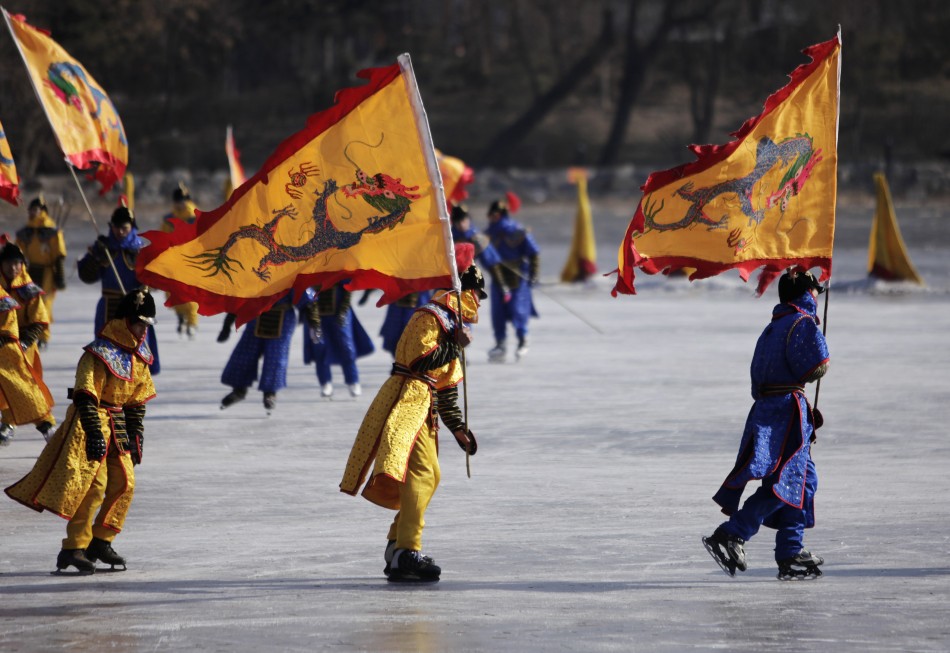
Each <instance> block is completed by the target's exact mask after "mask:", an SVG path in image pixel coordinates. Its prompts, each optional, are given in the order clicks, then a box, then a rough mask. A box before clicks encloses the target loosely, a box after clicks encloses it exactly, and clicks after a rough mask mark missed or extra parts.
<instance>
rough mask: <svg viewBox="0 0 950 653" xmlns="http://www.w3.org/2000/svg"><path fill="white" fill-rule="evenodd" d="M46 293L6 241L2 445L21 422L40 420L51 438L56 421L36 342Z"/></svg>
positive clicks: (1, 294)
mask: <svg viewBox="0 0 950 653" xmlns="http://www.w3.org/2000/svg"><path fill="white" fill-rule="evenodd" d="M0 239H3V240H4V241H6V238H5V237H3V236H0ZM42 295H43V290H42V289H41V288H40V287H39V286H38V285H36V284H35V283H33V281H32V280H31V279H30V275H29V274H27V271H26V258H25V257H24V256H23V252H22V251H20V248H19V247H17V246H16V245H14V244H13V243H10V242H6V244H5V245H4V246H3V249H0V445H5V444H9V443H10V439H11V438H12V437H13V433H14V432H15V430H16V429H15V428H14V427H15V426H18V425H20V424H36V428H37V430H38V431H39V432H40V433H42V434H43V438H45V439H46V440H49V438H50V435H51V434H52V428H53V425H54V424H55V423H56V420H55V418H54V417H53V416H52V414H51V413H50V409H51V408H52V407H53V397H52V396H51V395H50V392H49V389H48V388H47V387H46V384H45V383H43V365H42V364H41V363H40V355H39V352H38V351H37V346H36V343H37V342H38V341H39V339H40V338H41V337H42V335H43V334H44V333H45V332H46V330H47V329H48V327H49V317H48V316H47V313H46V305H45V304H44V303H43V301H42Z"/></svg>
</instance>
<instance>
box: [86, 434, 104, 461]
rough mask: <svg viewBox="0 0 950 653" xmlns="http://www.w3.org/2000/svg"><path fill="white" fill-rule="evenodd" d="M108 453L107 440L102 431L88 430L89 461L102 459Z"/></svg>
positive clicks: (87, 448)
mask: <svg viewBox="0 0 950 653" xmlns="http://www.w3.org/2000/svg"><path fill="white" fill-rule="evenodd" d="M105 455H106V441H105V438H103V437H102V431H86V459H87V460H88V461H89V462H93V461H98V460H102V459H103V458H104V457H105Z"/></svg>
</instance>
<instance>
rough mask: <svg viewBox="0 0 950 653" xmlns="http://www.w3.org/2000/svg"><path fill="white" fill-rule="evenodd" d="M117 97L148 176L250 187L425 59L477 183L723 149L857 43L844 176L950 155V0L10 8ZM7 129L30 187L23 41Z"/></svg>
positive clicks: (284, 0) (39, 142)
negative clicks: (804, 68) (785, 88)
mask: <svg viewBox="0 0 950 653" xmlns="http://www.w3.org/2000/svg"><path fill="white" fill-rule="evenodd" d="M5 6H6V8H7V10H8V11H10V12H11V13H25V14H26V16H27V19H28V20H29V21H30V22H31V23H32V24H33V25H36V26H38V27H42V28H45V29H49V30H51V32H52V34H53V37H54V38H55V39H56V40H57V41H58V42H59V43H60V44H61V45H63V47H65V48H66V49H67V50H68V51H69V52H70V53H71V54H72V55H73V56H75V57H76V58H77V59H79V60H80V61H81V62H82V63H83V64H84V65H85V66H86V67H87V68H88V69H89V71H90V73H92V75H93V76H94V77H95V78H96V79H97V80H98V81H99V82H100V83H101V84H102V85H103V86H104V88H105V89H106V91H107V92H108V93H109V94H110V96H111V97H112V99H113V101H114V103H115V104H116V106H117V108H118V110H119V112H120V114H121V116H122V118H123V122H124V123H125V127H126V131H127V133H128V135H129V139H130V145H131V168H132V169H133V170H138V171H140V172H141V171H146V170H152V169H171V168H202V169H218V168H222V167H224V166H225V161H224V154H223V141H224V130H225V126H226V125H227V124H228V123H230V124H233V125H234V129H235V134H236V138H237V141H238V146H239V148H240V149H241V150H242V152H243V155H244V161H245V165H246V167H247V168H248V170H249V171H253V170H254V169H255V168H256V166H258V165H260V163H262V162H263V159H264V158H265V157H266V156H267V155H268V154H269V153H270V151H271V150H272V149H273V148H274V146H275V145H276V144H277V143H278V142H279V141H280V140H282V139H283V138H285V137H286V136H288V135H290V134H291V133H292V132H294V131H296V130H297V129H299V128H300V127H302V125H303V124H304V121H305V119H306V116H307V115H309V114H310V113H313V112H314V111H317V110H320V109H322V108H325V107H326V106H328V105H329V104H330V103H331V102H332V101H333V94H334V92H335V91H336V90H337V89H339V88H340V87H343V86H348V85H353V84H354V83H357V80H356V79H355V77H354V74H355V72H356V71H357V70H359V69H361V68H364V67H368V66H376V65H388V64H391V63H393V62H394V60H395V56H396V55H398V54H399V53H402V52H409V53H410V54H411V55H412V58H413V65H414V68H415V71H416V75H417V77H418V78H419V84H420V87H421V89H422V93H423V99H424V101H425V103H426V108H427V111H428V114H429V119H430V122H431V125H432V130H433V138H434V140H435V143H436V145H437V146H438V147H440V148H441V149H443V150H444V151H445V152H447V153H450V154H453V155H455V156H459V157H461V158H463V159H465V160H466V161H468V162H469V163H470V164H473V165H476V166H505V165H518V166H540V167H547V166H560V165H569V164H578V163H583V164H587V165H617V164H623V163H628V162H643V161H652V162H664V163H665V162H671V163H677V162H682V161H685V160H688V156H689V155H688V153H687V152H686V150H685V145H687V144H688V143H691V142H715V143H720V142H725V141H727V140H728V138H729V137H728V132H729V131H732V130H734V129H736V128H738V127H739V125H740V124H741V123H742V121H743V120H745V118H747V117H749V116H751V115H754V114H755V113H758V111H759V110H760V109H761V105H762V102H763V101H764V99H765V97H766V96H767V95H768V94H769V93H771V92H773V91H775V90H777V89H778V88H779V87H780V86H782V85H783V84H784V83H785V82H786V81H787V77H786V75H787V73H789V72H791V70H792V69H793V68H794V67H795V66H797V65H799V64H801V63H804V62H805V59H804V57H803V56H802V55H801V54H800V51H801V49H803V48H804V47H806V46H808V45H811V44H813V43H817V42H820V41H824V40H827V39H830V38H832V37H833V36H834V34H835V31H836V29H837V25H838V24H840V25H841V26H842V36H843V43H844V48H843V56H842V61H843V68H842V71H843V72H842V77H843V78H842V106H841V134H840V155H841V158H842V160H843V161H848V160H850V161H866V160H872V159H875V158H880V157H881V156H882V155H883V153H884V151H885V150H887V151H889V152H891V153H893V156H895V157H899V158H901V159H914V160H922V159H933V158H938V157H943V156H947V155H948V154H950V144H948V136H947V134H948V133H950V130H948V129H947V127H948V124H947V123H948V121H950V118H948V116H950V111H947V108H948V107H947V105H948V103H950V82H948V74H950V56H948V54H950V52H948V51H950V41H948V40H947V39H946V34H947V33H948V32H950V3H946V2H941V1H939V0H930V1H928V0H908V2H904V3H896V2H893V0H798V1H797V2H787V1H785V0H670V1H669V2H664V1H660V0H583V1H581V2H563V0H375V1H374V0H363V1H360V0H270V1H268V2H259V1H256V0H253V1H252V0H112V1H111V2H109V3H96V2H89V1H88V0H9V1H8V3H7V4H6V5H5ZM0 55H2V57H3V61H4V62H6V63H5V65H3V66H2V67H0V121H2V122H3V124H4V126H5V128H6V132H7V134H8V138H9V141H10V143H11V146H12V148H13V153H14V157H15V158H16V161H17V166H18V169H19V171H20V175H21V176H22V177H24V178H29V177H31V176H33V175H34V174H36V173H42V172H47V171H55V172H59V171H61V170H62V167H61V166H62V162H61V156H60V155H59V153H58V152H57V150H56V148H55V144H54V141H53V138H52V135H51V132H50V130H49V126H48V125H47V123H46V120H45V117H44V116H43V114H42V111H41V110H40V108H39V106H38V105H37V103H36V100H35V97H34V95H33V91H32V89H31V88H30V86H29V82H28V80H27V76H26V72H25V70H24V69H23V66H22V62H21V61H20V59H19V56H18V54H17V53H16V50H15V48H14V46H13V43H12V39H11V37H10V36H9V34H8V33H6V30H4V35H3V36H2V37H0Z"/></svg>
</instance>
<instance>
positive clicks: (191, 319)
mask: <svg viewBox="0 0 950 653" xmlns="http://www.w3.org/2000/svg"><path fill="white" fill-rule="evenodd" d="M184 206H185V208H184V209H183V210H181V211H179V210H177V209H174V208H173V209H172V212H171V213H169V214H168V215H166V216H165V218H164V219H163V220H162V231H164V232H165V233H171V232H172V231H174V230H175V227H174V225H173V224H172V222H171V219H172V218H176V219H178V220H181V221H183V222H187V223H188V224H191V223H192V222H194V221H195V210H196V209H197V208H198V207H197V206H195V203H194V202H192V201H191V200H187V201H186V202H184ZM165 296H166V297H167V296H168V293H165ZM172 308H173V309H174V310H175V314H176V315H178V319H179V320H181V321H182V322H184V323H185V324H186V325H187V326H190V327H197V326H198V303H197V302H185V303H184V304H178V305H176V306H172Z"/></svg>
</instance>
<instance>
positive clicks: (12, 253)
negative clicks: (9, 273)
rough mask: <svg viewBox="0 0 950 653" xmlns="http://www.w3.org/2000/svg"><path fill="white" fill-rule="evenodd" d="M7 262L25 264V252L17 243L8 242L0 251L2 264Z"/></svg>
mask: <svg viewBox="0 0 950 653" xmlns="http://www.w3.org/2000/svg"><path fill="white" fill-rule="evenodd" d="M6 261H20V262H21V263H24V264H25V263H26V257H25V256H23V250H22V249H20V248H19V247H17V246H16V244H15V243H11V242H9V241H7V244H6V245H4V246H3V249H0V262H6Z"/></svg>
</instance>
